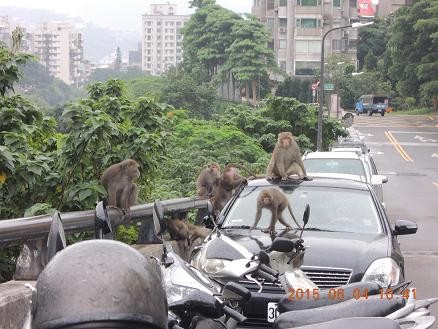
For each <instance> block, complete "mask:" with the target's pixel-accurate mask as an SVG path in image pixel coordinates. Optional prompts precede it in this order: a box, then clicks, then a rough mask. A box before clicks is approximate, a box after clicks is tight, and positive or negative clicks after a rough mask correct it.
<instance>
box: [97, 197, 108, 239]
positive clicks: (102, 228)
mask: <svg viewBox="0 0 438 329" xmlns="http://www.w3.org/2000/svg"><path fill="white" fill-rule="evenodd" d="M111 232H112V228H111V221H110V219H109V216H108V211H107V209H106V203H105V202H104V201H100V202H98V203H97V205H96V210H95V213H94V237H95V238H96V239H103V236H104V234H108V233H111Z"/></svg>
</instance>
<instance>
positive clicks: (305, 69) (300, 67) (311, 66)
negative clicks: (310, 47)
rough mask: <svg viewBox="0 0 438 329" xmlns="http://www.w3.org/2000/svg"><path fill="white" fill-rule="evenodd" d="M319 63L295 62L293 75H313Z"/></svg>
mask: <svg viewBox="0 0 438 329" xmlns="http://www.w3.org/2000/svg"><path fill="white" fill-rule="evenodd" d="M319 65H320V62H295V75H315V74H316V70H317V69H318V68H319Z"/></svg>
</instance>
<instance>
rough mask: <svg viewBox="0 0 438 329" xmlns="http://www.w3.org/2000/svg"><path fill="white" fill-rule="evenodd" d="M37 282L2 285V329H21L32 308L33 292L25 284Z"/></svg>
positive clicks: (0, 294) (0, 313)
mask: <svg viewBox="0 0 438 329" xmlns="http://www.w3.org/2000/svg"><path fill="white" fill-rule="evenodd" d="M25 283H30V284H31V285H33V286H35V281H9V282H6V283H2V284H0V328H1V329H21V328H22V327H23V324H24V320H25V316H26V313H27V311H28V310H29V306H30V299H31V297H32V291H31V290H30V289H29V288H28V287H26V286H25V285H24V284H25Z"/></svg>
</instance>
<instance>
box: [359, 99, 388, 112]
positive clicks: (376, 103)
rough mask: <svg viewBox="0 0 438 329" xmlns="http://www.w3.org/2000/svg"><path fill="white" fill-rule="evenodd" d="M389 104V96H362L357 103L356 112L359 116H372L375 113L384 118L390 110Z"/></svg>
mask: <svg viewBox="0 0 438 329" xmlns="http://www.w3.org/2000/svg"><path fill="white" fill-rule="evenodd" d="M388 103H389V98H388V97H387V96H377V95H362V96H360V97H359V99H358V100H357V102H356V105H355V111H356V114H357V115H359V114H361V113H364V114H365V113H368V115H369V116H371V115H373V113H380V115H381V116H382V117H383V116H384V115H385V112H386V110H387V109H388Z"/></svg>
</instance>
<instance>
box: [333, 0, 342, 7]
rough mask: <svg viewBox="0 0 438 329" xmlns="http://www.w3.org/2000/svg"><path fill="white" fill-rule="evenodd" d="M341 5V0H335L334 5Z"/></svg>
mask: <svg viewBox="0 0 438 329" xmlns="http://www.w3.org/2000/svg"><path fill="white" fill-rule="evenodd" d="M340 6H341V0H333V7H340Z"/></svg>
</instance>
